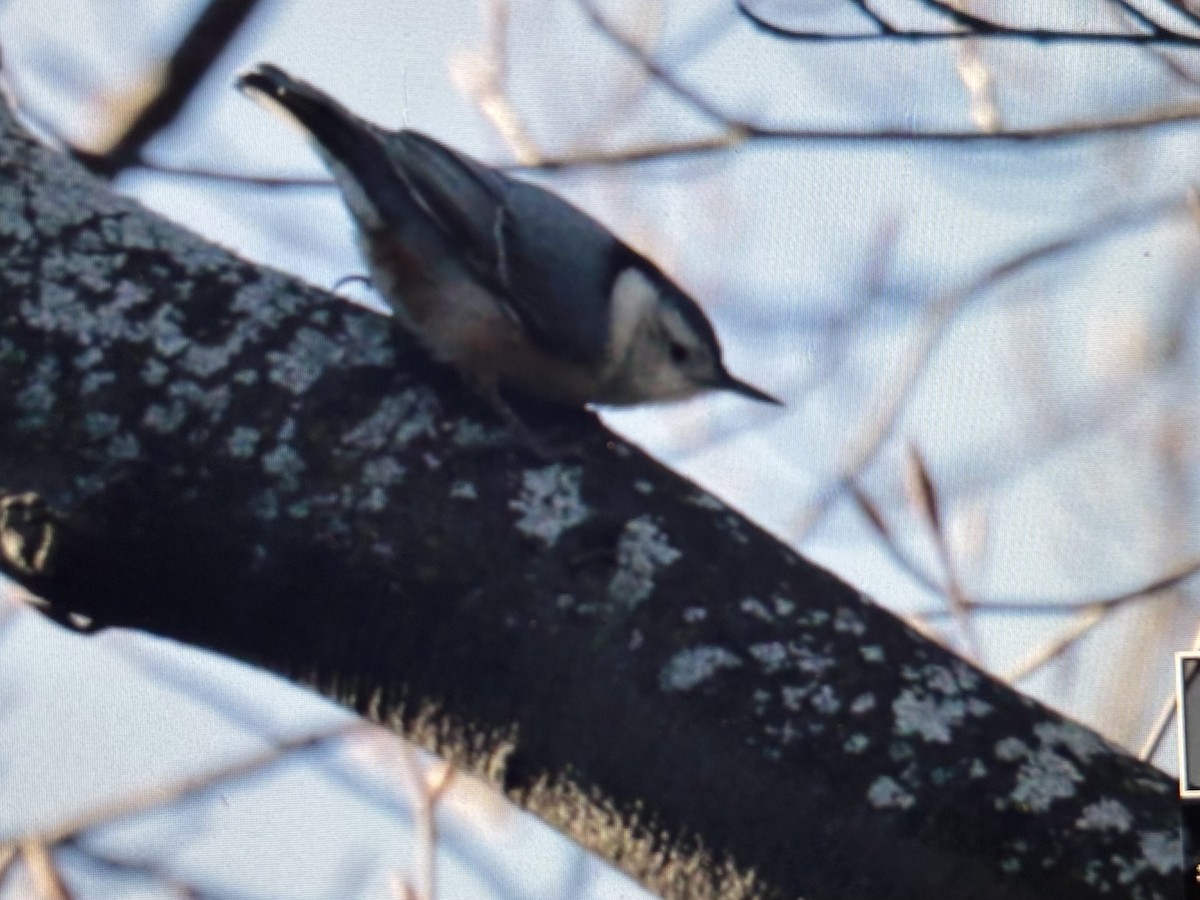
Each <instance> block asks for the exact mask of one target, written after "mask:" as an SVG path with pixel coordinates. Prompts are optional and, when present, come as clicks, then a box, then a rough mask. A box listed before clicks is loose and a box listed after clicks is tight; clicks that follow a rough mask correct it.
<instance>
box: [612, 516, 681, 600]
mask: <svg viewBox="0 0 1200 900" xmlns="http://www.w3.org/2000/svg"><path fill="white" fill-rule="evenodd" d="M680 556H681V554H680V552H679V551H678V550H676V549H675V548H674V547H672V546H671V544H670V542H669V541H668V540H667V536H666V534H665V533H663V531H662V529H660V528H659V527H658V526H657V525H655V524H654V521H653V520H652V519H651V518H650V517H649V516H639V517H638V518H636V519H634V520H632V521H631V522H627V523H626V524H625V529H624V531H623V532H622V533H621V537H620V540H619V541H618V542H617V571H616V572H615V573H614V574H613V576H612V579H611V580H610V581H609V583H608V596H609V599H611V600H613V601H614V602H616V603H620V604H622V605H624V606H625V607H626V608H628V609H633V608H634V607H636V606H637V605H638V604H640V603H642V602H644V601H645V600H646V599H647V598H648V597H649V596H650V595H651V594H652V593H653V592H654V580H655V578H656V577H657V575H658V572H659V571H660V570H661V569H664V568H666V567H667V566H669V565H671V563H673V562H675V561H676V560H677V559H679V557H680Z"/></svg>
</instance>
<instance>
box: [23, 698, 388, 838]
mask: <svg viewBox="0 0 1200 900" xmlns="http://www.w3.org/2000/svg"><path fill="white" fill-rule="evenodd" d="M366 727H369V726H364V725H363V724H362V723H361V722H358V721H354V722H350V723H348V724H341V725H338V726H335V727H333V728H327V729H324V730H322V731H316V732H310V733H308V734H304V735H301V736H299V737H296V738H292V739H290V740H284V741H279V742H277V743H275V744H274V745H272V746H271V747H269V748H268V749H266V750H264V751H262V752H261V753H257V754H254V755H251V756H249V757H247V758H246V759H243V760H241V761H239V762H235V763H232V764H230V765H226V766H221V767H219V768H216V769H214V770H213V771H211V772H206V773H203V774H200V775H193V776H189V777H185V778H180V779H177V780H174V781H169V782H166V783H163V784H160V785H155V786H153V787H150V788H147V789H145V790H142V791H138V792H137V793H135V794H131V795H130V796H128V797H124V798H120V799H118V800H115V801H113V802H111V803H107V804H104V805H102V806H100V807H98V808H96V809H94V810H91V811H89V812H85V813H81V814H79V815H75V816H71V817H70V818H68V819H65V820H64V821H62V822H59V823H58V824H56V825H52V826H50V827H49V828H46V829H43V830H41V831H39V832H38V833H36V834H32V835H25V836H24V837H22V838H21V843H22V845H24V844H28V843H40V844H43V845H45V846H47V847H53V846H55V845H56V844H59V843H62V842H63V841H67V840H71V839H73V838H75V837H76V836H78V835H79V834H80V833H81V832H84V831H87V830H88V829H91V828H97V827H99V826H101V825H107V824H109V823H112V822H116V821H118V820H120V819H125V818H128V817H129V816H133V815H136V814H138V813H143V812H146V811H148V810H151V809H156V808H158V807H161V806H166V805H167V804H170V803H175V802H177V801H179V800H183V799H184V798H186V797H190V796H192V795H193V794H198V793H200V792H201V791H205V790H207V789H209V788H211V787H214V786H215V785H218V784H224V783H227V782H230V781H233V780H236V779H238V778H245V777H246V776H248V775H253V774H255V773H257V772H261V771H262V770H263V769H266V768H268V767H270V766H272V765H274V764H275V763H277V762H280V761H281V760H283V759H285V758H286V757H288V756H290V755H292V754H295V753H302V752H304V751H306V750H311V749H313V748H315V747H318V746H320V745H321V744H324V743H326V742H328V741H331V740H333V739H335V738H339V737H344V736H345V735H347V734H349V733H351V732H352V731H354V730H356V729H362V728H366Z"/></svg>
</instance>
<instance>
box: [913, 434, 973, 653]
mask: <svg viewBox="0 0 1200 900" xmlns="http://www.w3.org/2000/svg"><path fill="white" fill-rule="evenodd" d="M908 476H909V477H908V482H909V488H910V490H909V493H910V494H911V495H912V497H913V500H914V502H915V504H916V506H917V508H918V509H920V511H921V514H922V515H923V516H924V517H925V521H926V522H927V523H928V525H929V530H930V532H931V534H932V535H933V543H934V547H935V548H936V549H937V554H938V561H939V562H940V563H941V566H942V576H943V578H944V579H945V589H944V590H943V592H942V593H943V594H944V595H945V597H946V601H947V603H948V604H949V609H950V615H951V616H953V617H954V621H955V624H956V625H957V626H958V631H959V634H960V635H962V639H963V647H964V649H965V655H966V656H967V657H968V658H969V659H972V660H974V661H975V662H977V663H979V664H981V665H982V662H983V650H982V647H981V645H980V643H979V635H978V634H977V633H976V631H975V628H974V626H973V625H972V624H971V618H970V616H969V614H968V613H969V611H970V608H971V605H972V604H971V601H970V599H969V598H968V597H967V595H966V593H965V592H964V591H963V587H962V584H961V582H960V581H959V578H958V566H957V564H956V562H955V560H954V554H953V553H952V552H951V551H950V542H949V540H947V538H946V520H945V518H944V516H943V514H942V509H941V502H940V501H939V499H938V493H937V488H936V487H935V486H934V483H933V478H932V477H931V476H930V474H929V469H928V467H927V466H926V465H925V460H923V459H922V458H921V454H920V452H919V451H918V450H917V448H916V447H912V446H910V447H909V448H908Z"/></svg>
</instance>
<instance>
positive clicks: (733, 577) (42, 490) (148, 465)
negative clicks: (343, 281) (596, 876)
mask: <svg viewBox="0 0 1200 900" xmlns="http://www.w3.org/2000/svg"><path fill="white" fill-rule="evenodd" d="M0 178H2V179H3V183H4V184H5V185H6V188H5V190H3V191H0V223H2V226H0V227H2V229H3V234H4V238H3V239H2V240H0V257H2V265H0V286H2V291H0V297H2V298H3V299H2V300H0V318H2V322H0V380H3V383H5V384H8V385H10V386H11V389H10V390H8V391H4V392H0V421H2V422H3V423H4V426H3V428H0V485H3V487H4V492H5V493H6V494H7V495H8V496H10V497H13V498H17V499H14V500H13V501H12V502H10V503H9V504H8V505H7V506H6V507H5V509H6V511H7V512H8V513H11V514H12V516H13V518H10V519H7V520H6V521H7V522H10V523H13V524H11V525H10V526H9V527H8V528H3V529H0V531H3V533H0V555H2V556H3V561H4V568H5V570H6V571H7V572H8V573H10V574H11V575H12V576H13V577H15V578H17V579H18V580H19V581H21V582H22V583H23V584H24V585H26V586H27V587H29V588H30V589H33V590H36V591H38V592H39V593H40V594H41V595H42V596H44V597H45V598H46V599H47V600H48V601H49V603H50V604H51V605H52V608H53V609H54V610H55V611H57V612H58V613H59V614H62V615H65V614H67V613H69V612H80V613H84V614H86V615H88V616H90V617H91V618H92V619H93V620H95V622H96V623H98V624H100V625H103V624H121V625H128V626H133V627H139V628H144V629H147V630H150V631H153V632H156V633H160V634H165V635H170V636H172V637H174V638H176V639H178V640H183V641H188V642H191V643H194V644H198V645H201V646H206V647H210V648H213V649H215V650H218V651H220V652H222V653H226V654H229V655H232V656H236V657H239V658H242V659H246V660H251V661H254V662H256V663H259V664H261V665H264V666H267V667H270V668H272V669H274V670H276V671H279V672H283V673H285V674H290V675H292V676H294V677H298V678H301V679H303V680H305V681H308V682H310V683H313V684H315V685H318V686H319V687H321V688H322V689H323V690H325V691H326V692H327V693H329V694H330V695H331V696H334V697H336V698H338V699H340V700H342V701H344V702H346V703H350V704H353V705H354V706H356V707H357V708H359V709H361V710H367V711H369V712H370V713H371V714H372V715H373V716H374V717H376V718H378V719H382V720H384V721H386V722H388V723H389V724H392V725H395V726H397V727H399V728H402V729H404V730H406V731H407V732H408V733H410V734H411V735H412V736H414V737H416V738H417V739H419V740H421V741H423V742H424V743H426V744H427V745H430V746H433V747H435V748H436V749H438V750H440V751H441V752H442V753H443V754H445V755H446V756H447V757H448V758H449V759H451V760H452V761H453V762H455V763H456V764H462V765H464V766H466V767H468V768H471V769H474V770H476V771H480V772H482V773H484V774H486V775H488V776H489V777H491V778H492V779H493V780H494V781H495V782H497V783H498V784H500V785H502V786H503V787H504V788H505V790H506V791H507V793H508V795H509V796H510V797H511V798H513V799H514V800H515V801H517V802H519V803H521V804H523V805H524V806H526V807H527V808H529V809H531V810H533V811H535V812H537V813H538V814H540V815H541V816H543V817H544V818H545V819H547V820H548V821H550V822H551V823H552V824H555V825H557V826H559V827H561V828H562V829H563V830H564V831H566V832H567V833H568V834H571V835H572V836H574V837H575V838H577V839H578V840H580V841H581V842H583V843H584V844H586V845H587V846H589V847H591V848H592V849H594V850H595V851H596V852H598V853H600V854H602V855H604V856H606V857H608V858H609V859H612V860H614V861H616V863H617V864H618V865H620V866H621V867H622V868H624V869H626V870H627V871H629V872H631V873H633V874H634V875H636V876H637V877H639V878H640V879H642V881H643V882H645V883H646V884H648V885H650V886H651V887H652V888H654V889H655V890H657V891H659V892H660V893H661V894H662V895H663V896H665V897H668V898H689V900H695V898H705V897H746V896H763V897H780V898H782V897H795V896H798V895H803V896H805V897H808V898H813V900H823V898H861V897H864V896H871V897H876V898H928V897H950V896H961V895H963V893H964V891H968V892H969V893H970V895H971V896H972V897H973V898H979V900H992V898H995V900H999V898H1004V900H1015V898H1021V900H1025V898H1029V900H1032V898H1044V897H1072V898H1079V900H1086V898H1100V897H1112V896H1122V895H1129V894H1130V893H1131V892H1133V891H1136V892H1137V893H1138V895H1139V896H1141V897H1145V898H1164V900H1165V898H1168V897H1173V896H1174V895H1175V892H1176V886H1177V883H1178V879H1179V877H1180V865H1181V859H1180V853H1179V848H1178V844H1177V843H1176V818H1175V807H1174V801H1173V797H1172V786H1171V783H1170V782H1169V781H1168V780H1167V779H1166V778H1165V777H1164V776H1163V775H1162V774H1161V773H1158V772H1156V771H1155V770H1153V769H1151V768H1149V767H1148V766H1145V765H1143V764H1141V763H1138V762H1137V761H1135V760H1133V759H1131V758H1130V757H1128V756H1127V755H1125V754H1123V753H1121V752H1119V751H1117V750H1116V749H1115V748H1112V747H1110V746H1108V745H1106V744H1105V743H1104V742H1103V741H1101V740H1100V739H1099V738H1097V737H1096V736H1095V735H1094V734H1092V733H1091V732H1089V731H1087V730H1086V729H1084V728H1082V727H1080V726H1078V725H1075V724H1073V723H1070V722H1067V721H1064V720H1063V719H1062V718H1061V717H1059V716H1057V715H1056V714H1054V713H1053V712H1050V711H1048V710H1046V709H1044V708H1042V707H1039V706H1038V705H1037V704H1035V703H1033V702H1031V701H1029V700H1028V699H1026V698H1024V697H1021V696H1019V695H1017V694H1015V693H1014V692H1012V691H1011V690H1009V689H1008V688H1006V687H1004V686H1003V685H1001V684H999V683H997V682H995V681H993V680H991V679H989V678H988V677H987V676H985V675H983V674H981V673H979V672H978V671H976V670H975V669H973V668H971V667H970V666H968V665H966V664H965V663H963V662H962V661H961V660H958V659H955V658H954V657H952V656H951V655H949V654H947V653H946V652H945V651H943V650H941V649H940V648H938V647H936V646H934V645H932V644H930V643H929V642H927V641H925V640H923V639H921V638H920V637H919V636H917V635H916V634H914V633H913V632H912V631H910V630H909V629H907V628H905V627H904V626H903V625H901V624H900V623H899V622H898V621H897V620H896V619H895V618H894V617H893V616H891V615H889V614H888V613H886V612H884V611H883V610H881V609H880V608H878V607H877V606H875V605H874V604H872V603H870V602H868V601H866V600H864V599H863V598H862V597H861V596H860V594H859V593H858V592H857V591H855V590H854V589H852V588H850V587H848V586H847V585H845V584H843V583H841V582H839V581H838V580H837V579H835V578H834V577H832V576H831V575H829V574H828V573H825V572H823V571H821V570H819V569H817V568H816V567H814V566H812V565H811V564H809V563H807V562H806V561H805V560H803V559H801V558H799V557H797V556H796V555H795V554H794V553H793V552H791V551H790V550H789V549H787V548H786V547H783V546H781V545H780V544H778V543H777V542H776V541H774V540H773V539H772V538H770V537H769V536H768V535H766V534H764V533H763V532H761V531H760V530H758V529H757V528H755V527H754V526H753V525H751V524H750V523H748V522H746V521H745V520H744V519H742V518H741V517H739V516H738V515H736V514H735V513H733V512H732V511H730V510H728V509H726V508H724V507H723V506H721V504H719V503H718V502H717V501H715V500H713V499H712V498H711V497H709V496H706V495H705V494H703V493H702V492H701V491H699V490H698V489H697V488H696V487H695V486H694V485H692V484H690V483H688V482H687V481H685V480H683V479H681V478H679V477H678V476H676V475H674V474H672V473H671V472H669V471H666V470H665V469H663V468H662V467H661V466H659V465H657V464H656V463H654V462H653V461H652V460H649V459H647V458H646V457H644V456H643V455H641V454H640V453H638V452H637V451H636V450H634V449H632V448H630V447H628V446H627V445H625V444H624V443H622V442H621V441H619V440H618V439H616V438H614V437H613V436H611V435H609V434H608V433H606V432H604V431H603V430H602V429H600V428H599V426H598V425H596V424H595V423H594V422H592V421H591V420H590V419H589V418H588V417H586V416H582V415H580V416H575V417H569V418H568V420H567V421H563V422H560V419H561V415H560V414H558V413H554V414H549V413H547V412H546V411H545V410H540V411H539V410H537V409H532V408H525V409H524V411H525V413H526V415H528V416H529V417H530V418H531V420H533V422H534V425H535V427H537V425H538V422H539V421H540V422H541V426H542V427H545V426H546V425H547V423H555V427H556V428H557V429H558V431H559V432H560V437H561V439H563V440H570V441H572V442H574V443H575V444H576V445H577V446H578V448H579V451H578V458H574V459H571V460H564V461H562V462H559V463H554V464H546V463H544V462H542V461H537V460H533V459H531V458H530V456H529V454H528V453H527V452H525V451H524V450H523V449H522V448H520V447H519V446H512V445H511V444H510V443H508V436H507V435H505V434H504V432H502V431H500V430H499V429H498V427H497V426H496V425H495V423H494V422H493V421H492V420H491V418H490V417H489V413H488V411H487V408H486V407H485V406H483V405H481V404H480V403H478V402H477V401H476V400H475V399H474V398H473V397H472V396H471V395H470V394H469V393H468V392H466V391H464V390H463V389H462V386H461V385H460V383H459V381H458V379H457V377H456V376H455V375H454V374H453V373H447V372H445V371H443V370H440V369H438V368H436V367H434V366H432V365H431V364H430V363H429V362H428V361H427V360H426V359H425V357H424V356H423V355H422V354H420V353H419V352H418V351H417V350H416V349H415V348H414V347H413V345H412V343H411V341H409V340H407V339H406V338H405V337H403V336H402V335H399V334H395V333H394V332H393V330H392V329H391V327H390V324H389V323H388V321H387V320H385V319H383V318H381V317H379V316H377V315H374V314H372V313H370V312H368V311H365V310H362V309H358V308H355V307H353V306H351V305H349V304H346V303H344V302H341V301H339V300H338V299H337V298H335V297H332V296H329V295H327V294H323V293H321V292H318V291H316V290H312V289H308V288H304V287H303V286H301V285H298V284H296V283H295V282H293V281H290V280H288V279H286V278H284V277H282V276H280V275H278V274H276V273H272V272H269V271H266V270H263V269H260V268H257V267H255V266H252V265H250V264H249V263H246V262H244V261H241V260H238V259H236V258H234V257H232V256H230V255H229V254H227V253H225V252H224V251H222V250H220V249H218V248H216V247H213V246H211V245H209V244H206V243H204V242H203V241H201V240H199V239H198V238H196V237H194V236H192V235H190V234H187V233H185V232H183V231H182V230H181V229H179V228H177V227H174V226H171V225H169V224H167V223H165V222H163V221H161V220H159V219H157V218H155V217H153V216H151V215H150V214H148V213H147V212H146V211H144V210H142V209H141V208H139V207H138V206H137V205H136V204H134V203H132V202H129V201H127V200H124V199H121V198H118V197H116V196H114V195H112V194H111V193H109V192H108V191H107V189H106V187H105V186H104V185H103V184H101V183H99V182H97V181H95V180H94V179H92V178H90V177H88V176H87V175H86V174H85V173H83V172H82V171H80V170H79V169H78V167H76V166H75V165H73V164H71V163H70V162H68V161H67V160H65V159H64V158H62V157H61V156H59V155H57V154H55V153H53V152H51V151H49V150H47V149H46V148H44V147H41V146H39V145H37V144H36V143H35V142H33V141H32V140H31V139H29V138H28V137H25V136H22V135H20V134H19V133H17V132H16V131H15V126H14V124H13V121H12V119H11V117H10V116H9V115H8V114H7V112H0ZM539 416H540V419H539ZM14 529H15V530H16V532H17V533H16V534H15V535H14V534H11V533H10V532H11V531H13V530H14ZM1102 804H1105V805H1102ZM1114 804H1116V805H1117V806H1119V807H1120V809H1121V811H1122V817H1121V821H1122V823H1124V824H1123V825H1122V827H1120V828H1113V827H1109V826H1107V825H1105V824H1104V823H1105V822H1109V821H1111V817H1110V818H1109V819H1106V818H1105V817H1104V814H1103V813H1104V812H1105V811H1111V810H1112V808H1113V805H1114Z"/></svg>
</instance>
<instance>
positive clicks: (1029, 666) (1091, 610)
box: [1001, 606, 1108, 684]
mask: <svg viewBox="0 0 1200 900" xmlns="http://www.w3.org/2000/svg"><path fill="white" fill-rule="evenodd" d="M1107 614H1108V610H1107V609H1106V608H1105V607H1103V606H1089V607H1085V608H1084V609H1082V610H1080V612H1079V614H1078V616H1077V617H1076V619H1075V621H1074V622H1073V623H1071V624H1070V625H1069V626H1067V628H1066V629H1065V630H1064V631H1063V633H1062V634H1060V635H1058V636H1057V637H1055V638H1053V639H1052V640H1051V641H1049V642H1048V643H1046V644H1044V645H1043V646H1041V647H1036V648H1034V650H1033V651H1032V652H1031V653H1030V654H1029V655H1028V656H1027V657H1026V658H1025V659H1024V660H1022V661H1021V662H1019V663H1017V664H1016V665H1015V666H1013V667H1012V668H1010V669H1008V670H1006V671H1005V672H1004V673H1003V674H1002V675H1001V677H1002V678H1003V679H1004V680H1005V681H1007V682H1008V683H1009V684H1015V683H1016V682H1018V681H1023V680H1024V679H1026V678H1028V677H1029V676H1030V675H1032V674H1034V673H1035V672H1037V671H1038V670H1039V669H1041V668H1042V667H1043V666H1046V665H1048V664H1049V663H1051V662H1053V661H1054V660H1056V659H1059V658H1061V657H1062V656H1064V655H1065V654H1066V653H1067V651H1068V650H1070V649H1071V648H1072V647H1074V646H1075V645H1076V644H1078V643H1079V642H1080V641H1081V640H1083V639H1084V638H1085V637H1087V635H1089V634H1090V633H1091V631H1092V629H1093V628H1095V627H1096V626H1097V625H1099V624H1100V623H1101V622H1102V621H1104V618H1105V616H1106V615H1107Z"/></svg>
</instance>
